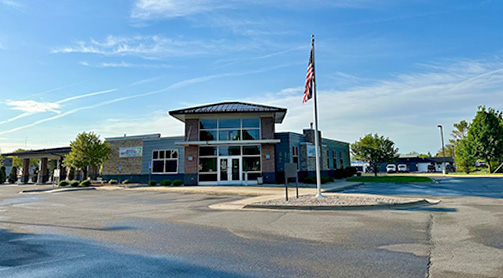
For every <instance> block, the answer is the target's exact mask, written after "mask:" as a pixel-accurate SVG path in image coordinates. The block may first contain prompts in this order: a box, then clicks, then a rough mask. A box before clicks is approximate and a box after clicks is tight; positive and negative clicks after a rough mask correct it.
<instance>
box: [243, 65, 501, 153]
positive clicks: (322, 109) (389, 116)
mask: <svg viewBox="0 0 503 278" xmlns="http://www.w3.org/2000/svg"><path fill="white" fill-rule="evenodd" d="M351 78H353V77H351ZM318 83H319V84H318V88H319V87H321V86H322V80H318ZM302 94H303V88H302V87H295V88H287V89H283V90H282V91H281V92H279V93H278V92H276V93H271V94H269V95H267V96H266V97H264V96H260V97H253V98H250V99H249V101H252V102H259V103H264V101H265V103H267V104H270V105H276V106H282V107H285V106H286V107H287V108H288V114H287V117H286V118H285V122H284V123H283V124H282V125H280V126H278V128H279V129H280V130H289V131H297V132H301V131H302V129H303V128H307V127H309V123H310V122H312V119H313V116H312V115H313V109H312V101H310V102H309V103H307V104H302ZM318 95H319V101H318V103H319V113H320V127H321V130H322V131H323V134H324V136H327V137H329V138H337V139H340V140H344V141H347V142H354V141H355V140H356V139H358V138H360V137H362V136H363V135H365V134H367V133H376V132H377V133H379V134H381V135H385V136H389V137H390V138H391V139H392V140H394V141H395V143H397V145H398V147H399V148H400V151H401V152H409V151H419V152H427V151H431V152H435V151H436V150H437V149H438V148H439V147H440V146H439V144H440V139H439V138H438V137H439V135H438V128H437V124H443V125H444V127H445V129H446V135H447V134H448V132H449V130H450V129H451V128H452V124H453V123H455V122H459V121H461V120H467V121H471V119H472V118H473V117H474V115H475V113H476V110H477V106H479V105H486V106H490V107H494V108H495V109H498V110H503V62H501V61H499V62H488V61H473V60H466V61H459V62H453V63H449V64H443V65H440V64H431V65H428V66H424V70H423V71H422V72H420V73H415V74H403V75H399V76H397V77H396V78H394V79H392V80H385V81H378V82H374V83H373V84H371V85H368V86H365V87H353V88H350V89H346V90H343V91H337V90H331V89H321V90H320V89H319V93H318Z"/></svg>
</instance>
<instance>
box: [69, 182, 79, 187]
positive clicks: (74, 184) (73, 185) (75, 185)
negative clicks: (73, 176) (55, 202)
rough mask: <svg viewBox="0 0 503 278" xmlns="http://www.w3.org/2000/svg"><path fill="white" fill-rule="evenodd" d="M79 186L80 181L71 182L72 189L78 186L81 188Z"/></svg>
mask: <svg viewBox="0 0 503 278" xmlns="http://www.w3.org/2000/svg"><path fill="white" fill-rule="evenodd" d="M79 184H80V183H79V181H72V182H70V186H71V187H77V186H79Z"/></svg>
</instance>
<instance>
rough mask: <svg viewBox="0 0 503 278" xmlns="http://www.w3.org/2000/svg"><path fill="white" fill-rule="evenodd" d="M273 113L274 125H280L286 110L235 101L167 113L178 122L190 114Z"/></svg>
mask: <svg viewBox="0 0 503 278" xmlns="http://www.w3.org/2000/svg"><path fill="white" fill-rule="evenodd" d="M264 112H266V113H274V119H275V122H276V123H281V122H282V121H283V119H284V118H285V115H286V108H280V107H274V106H266V105H262V104H254V103H245V102H237V101H229V102H219V103H214V104H207V105H202V106H195V107H189V108H183V109H179V110H172V111H169V114H170V115H171V116H173V117H175V118H177V119H179V120H180V121H182V122H184V121H185V115H191V114H225V113H264Z"/></svg>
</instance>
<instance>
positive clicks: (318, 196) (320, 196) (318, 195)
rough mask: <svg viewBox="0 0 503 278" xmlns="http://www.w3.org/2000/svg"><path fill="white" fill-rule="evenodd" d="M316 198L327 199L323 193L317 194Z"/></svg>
mask: <svg viewBox="0 0 503 278" xmlns="http://www.w3.org/2000/svg"><path fill="white" fill-rule="evenodd" d="M316 198H325V196H323V195H322V194H321V193H316Z"/></svg>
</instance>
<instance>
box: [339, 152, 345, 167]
mask: <svg viewBox="0 0 503 278" xmlns="http://www.w3.org/2000/svg"><path fill="white" fill-rule="evenodd" d="M339 160H340V162H341V169H342V168H344V159H342V152H339Z"/></svg>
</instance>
